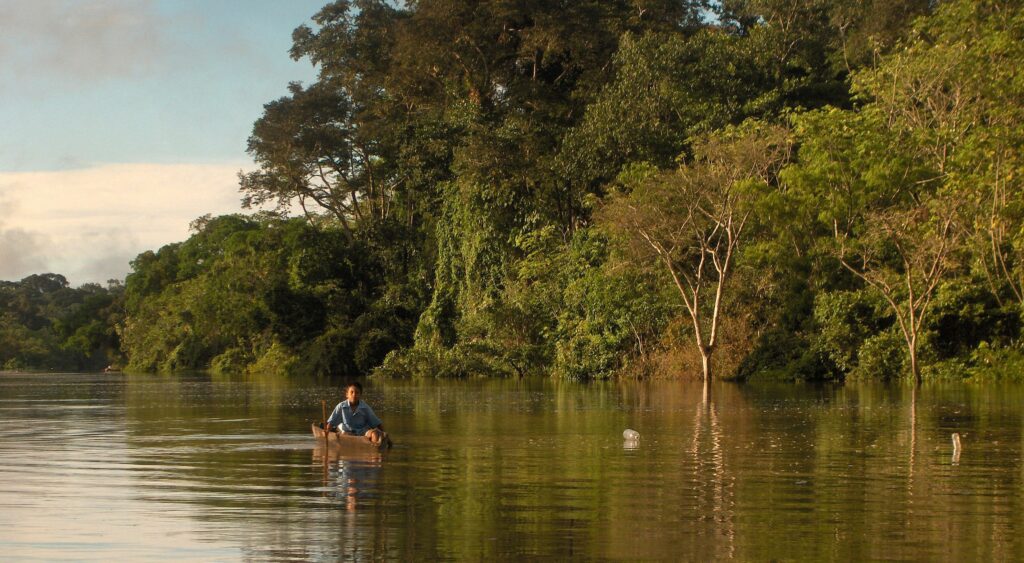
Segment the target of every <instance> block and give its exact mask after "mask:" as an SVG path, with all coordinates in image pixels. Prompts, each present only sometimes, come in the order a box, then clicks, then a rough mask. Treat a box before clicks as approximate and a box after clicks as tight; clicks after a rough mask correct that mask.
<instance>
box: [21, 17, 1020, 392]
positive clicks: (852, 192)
mask: <svg viewBox="0 0 1024 563" xmlns="http://www.w3.org/2000/svg"><path fill="white" fill-rule="evenodd" d="M314 22H315V25H313V26H311V27H301V28H299V29H298V30H296V32H295V34H294V47H293V49H292V56H293V57H295V58H296V59H308V60H310V61H311V62H312V63H314V64H315V65H316V66H317V68H318V70H319V77H318V79H317V80H316V81H315V82H314V83H312V84H308V85H300V84H293V85H291V87H290V89H289V91H288V94H287V95H286V96H284V97H282V98H280V99H278V100H275V101H272V102H270V103H268V104H267V105H266V106H265V112H264V114H263V116H262V117H261V118H260V119H259V120H258V121H257V122H256V124H255V126H254V128H253V134H252V136H251V137H250V139H249V151H250V153H251V154H252V156H253V158H254V160H255V162H256V164H257V165H258V168H257V169H256V170H255V171H253V172H249V173H245V174H242V175H241V176H240V181H241V182H240V185H241V192H242V195H243V197H244V200H243V202H244V204H245V205H246V206H249V207H261V208H263V209H270V208H273V209H274V211H272V212H268V211H263V212H261V213H257V214H255V215H252V216H241V215H238V216H225V217H215V218H212V217H205V218H200V219H199V220H197V221H196V223H195V224H194V225H193V235H192V236H191V237H190V238H189V239H188V240H187V241H184V242H181V243H176V244H172V245H168V246H166V247H164V248H162V249H160V250H159V251H156V252H147V253H144V254H142V255H140V256H139V257H138V258H137V259H136V260H135V261H134V262H133V264H132V267H133V272H132V273H131V274H130V275H129V276H128V278H127V280H126V282H125V288H124V304H125V305H124V306H125V315H126V316H125V318H124V319H123V320H122V319H120V318H112V320H113V321H114V322H116V323H117V326H118V330H119V336H120V346H121V349H122V350H123V352H124V354H125V355H126V358H127V365H129V366H130V367H132V368H136V369H144V370H175V369H195V368H198V369H213V370H219V371H245V370H257V371H265V370H270V371H280V372H286V373H287V372H313V373H321V374H345V375H350V374H354V373H369V372H373V371H377V372H380V373H387V374H391V375H397V376H410V375H412V376H465V375H490V376H524V375H532V374H543V375H553V376H555V377H563V378H570V379H593V378H609V377H616V376H627V377H637V376H670V377H673V376H692V375H699V374H701V373H704V374H705V376H706V377H707V376H710V375H711V374H715V376H716V377H719V376H720V377H734V378H741V379H751V378H773V379H780V378H781V379H835V378H844V377H859V378H886V377H897V376H907V377H912V378H915V379H917V380H918V381H920V380H921V379H922V378H945V377H955V378H962V377H979V378H981V377H984V378H1020V377H1021V374H1022V373H1024V370H1022V369H1019V368H1022V367H1024V342H1022V340H1021V323H1022V300H1024V289H1022V288H1024V263H1022V261H1021V253H1022V251H1024V189H1022V188H1024V186H1021V182H1022V178H1024V156H1022V155H1024V150H1022V149H1024V128H1022V126H1021V125H1020V124H1021V123H1024V82H1022V81H1021V79H1020V78H1019V75H1020V72H1019V70H1020V64H1021V61H1022V60H1024V47H1022V45H1024V10H1022V8H1021V7H1020V5H1019V3H1017V2H1009V1H996V0H984V1H965V0H959V1H952V0H951V1H945V2H938V3H935V2H930V1H928V0H908V1H904V2H880V1H879V2H861V3H850V2H842V1H838V0H801V1H799V2H790V1H777V0H736V1H726V2H714V3H711V4H705V3H704V2H680V1H671V2H669V1H664V2H662V1H658V0H655V1H651V2H634V1H622V2H607V1H604V0H594V1H589V0H581V1H578V2H571V3H555V2H544V1H536V2H524V3H517V4H515V5H510V4H508V3H507V2H500V1H496V0H495V1H491V0H481V1H477V2H462V1H458V2H455V1H445V0H438V1H431V2H417V3H413V4H408V5H396V4H391V3H387V2H380V1H374V0H357V1H353V2H345V1H341V2H335V3H332V4H329V5H327V6H326V7H325V8H324V9H323V10H322V11H320V12H319V13H318V14H317V15H316V16H315V17H314ZM4 318H5V319H6V318H7V317H6V316H5V317H4ZM12 322H13V321H12ZM108 326H109V325H108Z"/></svg>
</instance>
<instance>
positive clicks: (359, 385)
mask: <svg viewBox="0 0 1024 563" xmlns="http://www.w3.org/2000/svg"><path fill="white" fill-rule="evenodd" d="M349 387H355V388H356V389H358V390H359V392H360V393H362V392H363V384H362V383H359V382H358V381H350V382H349V383H348V384H346V385H345V391H348V388H349Z"/></svg>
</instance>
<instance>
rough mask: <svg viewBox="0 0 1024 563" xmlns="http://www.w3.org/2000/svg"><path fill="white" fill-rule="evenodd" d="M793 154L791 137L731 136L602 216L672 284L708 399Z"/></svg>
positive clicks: (760, 129)
mask: <svg viewBox="0 0 1024 563" xmlns="http://www.w3.org/2000/svg"><path fill="white" fill-rule="evenodd" d="M790 152H791V151H790V143H789V140H788V134H787V131H786V130H784V129H780V128H775V127H768V126H763V125H757V124H748V125H747V126H746V127H743V128H738V129H727V130H726V131H725V132H723V133H720V134H717V135H713V136H710V137H708V138H707V139H705V140H704V141H703V142H701V143H700V144H699V145H697V147H696V149H695V153H696V154H695V158H694V160H693V162H692V163H689V164H687V165H684V166H682V167H680V168H679V169H678V170H677V171H675V172H667V173H662V174H657V175H655V176H653V177H652V178H651V179H649V180H648V181H646V182H643V183H641V184H640V185H639V186H637V187H636V188H634V189H633V190H632V191H630V192H629V193H626V194H621V195H616V196H613V197H612V198H611V200H610V202H609V203H608V204H607V206H606V207H605V208H604V209H602V211H601V212H600V214H599V216H598V220H599V224H603V225H606V226H607V227H608V228H610V229H611V230H612V231H613V232H617V233H618V234H619V235H620V236H621V238H622V239H623V240H625V241H626V242H628V243H630V248H631V249H632V250H633V251H634V252H633V253H632V255H633V256H635V257H636V258H637V259H639V260H642V261H644V262H645V263H648V264H655V265H658V267H659V268H663V269H664V271H665V272H667V273H668V274H669V276H670V277H671V279H672V281H673V283H674V285H675V287H676V289H677V290H678V294H679V297H680V298H681V299H682V301H683V305H684V307H685V310H686V313H687V315H688V316H689V320H690V325H691V328H692V329H693V340H694V344H695V345H696V347H697V349H698V351H699V352H700V356H701V360H702V367H703V375H704V382H705V392H710V382H711V380H712V376H713V373H714V371H713V369H712V358H713V356H714V352H715V349H716V346H717V345H718V338H719V330H720V326H721V318H722V315H723V313H724V310H723V306H724V303H725V295H726V292H727V291H729V289H728V286H729V283H730V281H731V278H732V277H733V271H734V269H735V260H736V256H737V253H738V250H739V249H740V247H741V246H742V245H743V244H745V243H746V242H748V241H747V238H748V233H749V227H750V222H751V221H752V220H753V218H754V213H755V211H756V203H757V201H758V200H759V199H760V198H761V197H763V196H764V195H765V193H766V192H767V191H768V190H770V189H771V188H772V186H774V185H775V184H776V181H777V174H778V172H779V170H780V169H781V167H782V166H783V165H784V164H785V163H786V162H787V161H788V160H789V155H790Z"/></svg>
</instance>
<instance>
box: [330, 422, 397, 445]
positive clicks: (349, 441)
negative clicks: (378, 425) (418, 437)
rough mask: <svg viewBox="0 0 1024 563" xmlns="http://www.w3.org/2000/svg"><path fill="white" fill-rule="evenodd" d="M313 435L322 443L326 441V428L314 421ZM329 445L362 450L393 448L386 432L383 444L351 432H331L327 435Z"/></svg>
mask: <svg viewBox="0 0 1024 563" xmlns="http://www.w3.org/2000/svg"><path fill="white" fill-rule="evenodd" d="M312 426H313V437H314V438H316V439H317V441H318V442H320V444H323V443H324V429H323V428H320V425H319V424H317V423H315V422H314V423H313V425H312ZM327 445H328V446H329V447H332V448H334V447H340V448H345V449H360V450H371V451H374V450H375V451H385V450H388V449H390V448H391V446H392V442H391V437H390V436H388V435H387V433H386V432H385V433H384V441H383V442H382V443H381V445H379V446H377V445H374V443H373V442H371V441H369V440H368V439H366V438H364V437H363V436H352V435H349V434H342V433H341V432H331V433H330V435H328V437H327Z"/></svg>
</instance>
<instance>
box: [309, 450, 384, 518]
mask: <svg viewBox="0 0 1024 563" xmlns="http://www.w3.org/2000/svg"><path fill="white" fill-rule="evenodd" d="M383 460H384V455H383V454H381V453H380V452H363V451H358V450H357V451H346V450H343V449H342V448H338V447H327V448H325V447H324V446H323V444H319V443H318V445H317V446H316V447H315V448H313V461H316V462H319V463H320V465H322V467H323V485H324V494H325V495H328V496H331V497H333V498H336V499H339V500H341V501H342V503H341V504H342V505H343V506H344V508H345V510H347V511H349V512H355V511H356V509H357V508H358V502H359V497H360V495H362V496H363V497H370V496H373V494H374V489H375V488H376V485H377V481H378V479H379V477H380V469H381V464H382V462H383Z"/></svg>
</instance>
